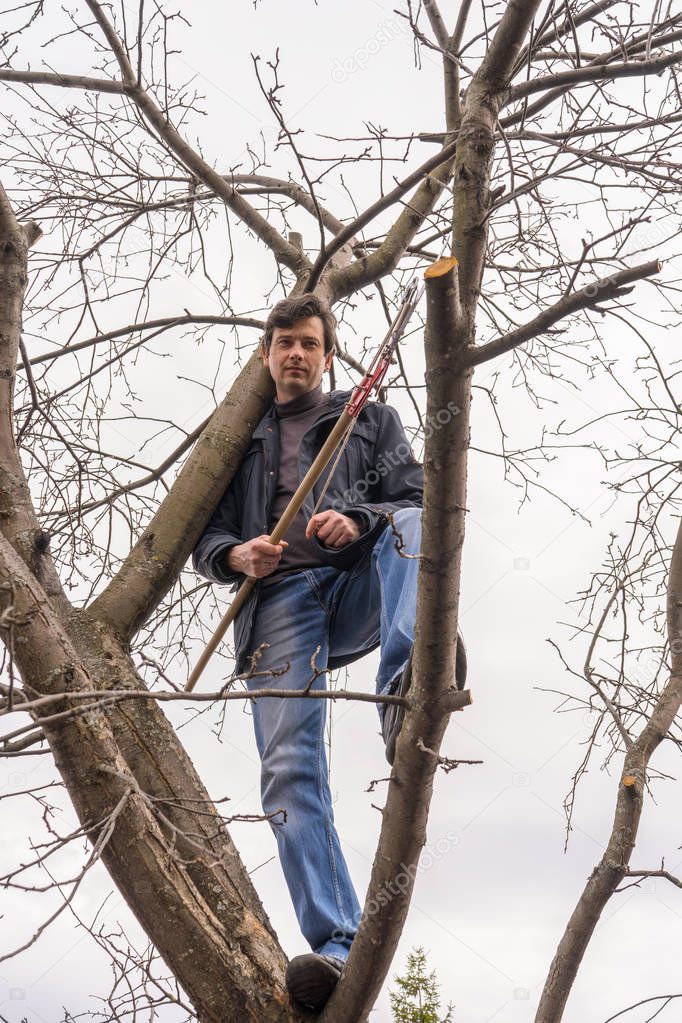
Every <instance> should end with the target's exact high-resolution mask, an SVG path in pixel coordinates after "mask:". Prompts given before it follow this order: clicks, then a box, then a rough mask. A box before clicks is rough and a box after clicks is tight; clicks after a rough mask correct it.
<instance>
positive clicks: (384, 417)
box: [307, 405, 424, 553]
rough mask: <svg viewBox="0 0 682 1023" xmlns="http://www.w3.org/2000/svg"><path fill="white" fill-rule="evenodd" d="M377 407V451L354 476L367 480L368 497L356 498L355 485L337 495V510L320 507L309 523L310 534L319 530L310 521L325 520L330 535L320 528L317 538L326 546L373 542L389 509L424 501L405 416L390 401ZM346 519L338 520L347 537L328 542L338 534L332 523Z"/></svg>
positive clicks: (421, 477)
mask: <svg viewBox="0 0 682 1023" xmlns="http://www.w3.org/2000/svg"><path fill="white" fill-rule="evenodd" d="M374 407H375V408H376V409H377V410H378V414H379V416H380V420H379V429H378V432H377V439H376V443H375V446H374V452H373V455H372V459H371V461H368V462H367V464H366V465H365V466H364V467H363V474H362V475H361V476H360V477H359V479H358V480H354V481H353V482H354V484H355V485H357V483H358V482H359V481H362V482H364V483H365V484H366V486H363V488H362V494H363V499H362V500H353V497H355V496H357V492H356V491H355V487H354V486H353V487H351V488H350V491H349V493H348V494H347V495H345V497H347V498H348V499H347V500H338V499H337V500H335V501H334V509H335V510H334V511H331V510H326V511H324V512H319V513H318V514H317V515H314V516H313V517H312V518H311V520H310V522H309V523H308V530H307V533H308V535H312V534H313V532H314V531H315V530H314V529H312V528H311V527H313V526H314V525H315V524H316V525H319V524H322V523H324V524H325V525H326V526H327V537H328V538H327V539H326V540H325V537H324V535H323V530H322V529H318V531H317V535H316V539H317V541H318V542H320V541H321V542H322V543H324V545H325V546H326V547H327V548H329V547H334V548H336V549H341V548H343V550H344V553H348V552H349V551H352V548H353V545H354V544H355V543H359V544H362V545H365V544H367V543H370V544H371V543H373V542H374V540H375V539H376V538H377V537H378V535H379V533H381V531H382V530H383V529H384V527H385V526H386V522H387V516H388V514H389V513H392V512H396V511H398V510H399V509H400V508H421V507H422V502H423V493H424V471H423V469H422V467H421V465H420V463H419V462H417V460H416V459H415V457H414V455H413V453H412V447H411V445H410V442H409V441H408V439H407V435H406V434H405V429H404V427H403V424H402V423H401V421H400V416H399V415H398V413H397V412H396V410H395V409H394V408H392V407H391V406H390V405H378V406H374ZM342 520H345V525H341V526H339V530H338V531H337V532H336V538H337V539H340V538H341V533H344V538H343V542H336V543H329V537H330V536H331V537H332V538H334V530H333V527H334V526H335V525H336V523H337V522H341V521H342ZM345 535H347V537H348V538H347V539H345Z"/></svg>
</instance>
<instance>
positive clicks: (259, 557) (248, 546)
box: [227, 533, 289, 579]
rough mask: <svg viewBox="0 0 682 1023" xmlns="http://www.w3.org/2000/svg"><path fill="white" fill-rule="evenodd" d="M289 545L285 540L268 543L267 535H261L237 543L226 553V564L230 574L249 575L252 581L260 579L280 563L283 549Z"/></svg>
mask: <svg viewBox="0 0 682 1023" xmlns="http://www.w3.org/2000/svg"><path fill="white" fill-rule="evenodd" d="M288 546H289V544H288V543H287V542H286V540H280V542H279V543H278V544H277V543H274V544H273V543H270V541H269V539H268V535H267V533H262V534H261V536H257V537H256V538H255V539H254V540H247V542H246V543H238V544H237V545H236V547H230V549H229V551H228V552H227V564H228V566H229V568H230V570H231V571H232V572H241V573H242V574H243V575H250V576H251V577H252V578H253V579H262V578H263V576H266V575H270V574H271V573H272V572H274V571H275V569H276V568H277V566H278V565H279V563H280V560H281V558H282V554H283V553H284V548H285V547H288Z"/></svg>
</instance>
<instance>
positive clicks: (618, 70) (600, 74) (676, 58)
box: [504, 50, 682, 106]
mask: <svg viewBox="0 0 682 1023" xmlns="http://www.w3.org/2000/svg"><path fill="white" fill-rule="evenodd" d="M681 62H682V51H680V50H677V51H675V52H674V53H665V54H662V55H661V56H660V57H652V58H651V59H650V60H630V61H628V62H627V63H626V64H590V65H588V66H587V67H580V68H573V69H572V70H570V71H557V72H556V74H552V75H541V76H540V77H539V78H533V79H531V80H530V81H528V82H522V83H521V84H520V85H514V86H513V87H512V88H511V89H508V90H507V93H506V95H505V97H504V105H505V106H506V105H507V104H508V103H514V102H516V101H517V100H519V99H523V98H524V97H525V96H532V95H533V93H535V92H545V90H547V89H554V88H565V87H566V86H569V85H579V84H580V83H582V82H602V81H611V80H612V79H616V78H643V77H644V76H645V75H660V74H661V73H662V72H663V71H665V69H666V68H668V67H671V66H672V65H674V64H679V63H681Z"/></svg>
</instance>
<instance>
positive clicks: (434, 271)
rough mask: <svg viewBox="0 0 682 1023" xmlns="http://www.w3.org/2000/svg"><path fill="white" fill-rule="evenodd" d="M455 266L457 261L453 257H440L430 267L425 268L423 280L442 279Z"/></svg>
mask: <svg viewBox="0 0 682 1023" xmlns="http://www.w3.org/2000/svg"><path fill="white" fill-rule="evenodd" d="M456 266H457V260H456V259H455V257H454V256H441V258H440V259H437V260H436V262H435V263H432V264H431V266H427V268H426V270H425V271H424V280H427V281H428V280H429V279H430V278H432V277H444V276H445V275H446V274H448V273H450V271H451V270H454V268H455V267H456Z"/></svg>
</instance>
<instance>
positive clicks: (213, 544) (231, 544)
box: [192, 472, 243, 583]
mask: <svg viewBox="0 0 682 1023" xmlns="http://www.w3.org/2000/svg"><path fill="white" fill-rule="evenodd" d="M241 490H242V488H241V485H240V481H239V472H237V475H236V476H235V478H234V479H233V481H232V483H231V484H230V485H229V487H228V488H227V490H226V491H225V493H224V494H223V496H222V498H221V500H220V503H219V505H218V507H217V508H216V510H215V511H214V513H213V515H212V516H211V519H210V521H209V523H208V525H207V527H206V529H205V530H204V532H203V534H202V536H201V539H200V540H199V543H198V544H197V545H196V547H195V548H194V551H193V553H192V565H193V566H194V570H195V571H196V572H198V573H199V574H200V575H203V576H204V577H205V578H206V579H210V580H211V582H214V583H234V582H238V581H239V579H240V576H241V573H240V572H239V571H238V570H237V569H235V568H233V567H231V566H230V564H229V560H228V558H229V554H230V551H231V550H233V549H234V548H235V547H237V546H238V545H240V544H241V542H242V536H241V528H242V522H241V509H242V506H243V501H242V495H241Z"/></svg>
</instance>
